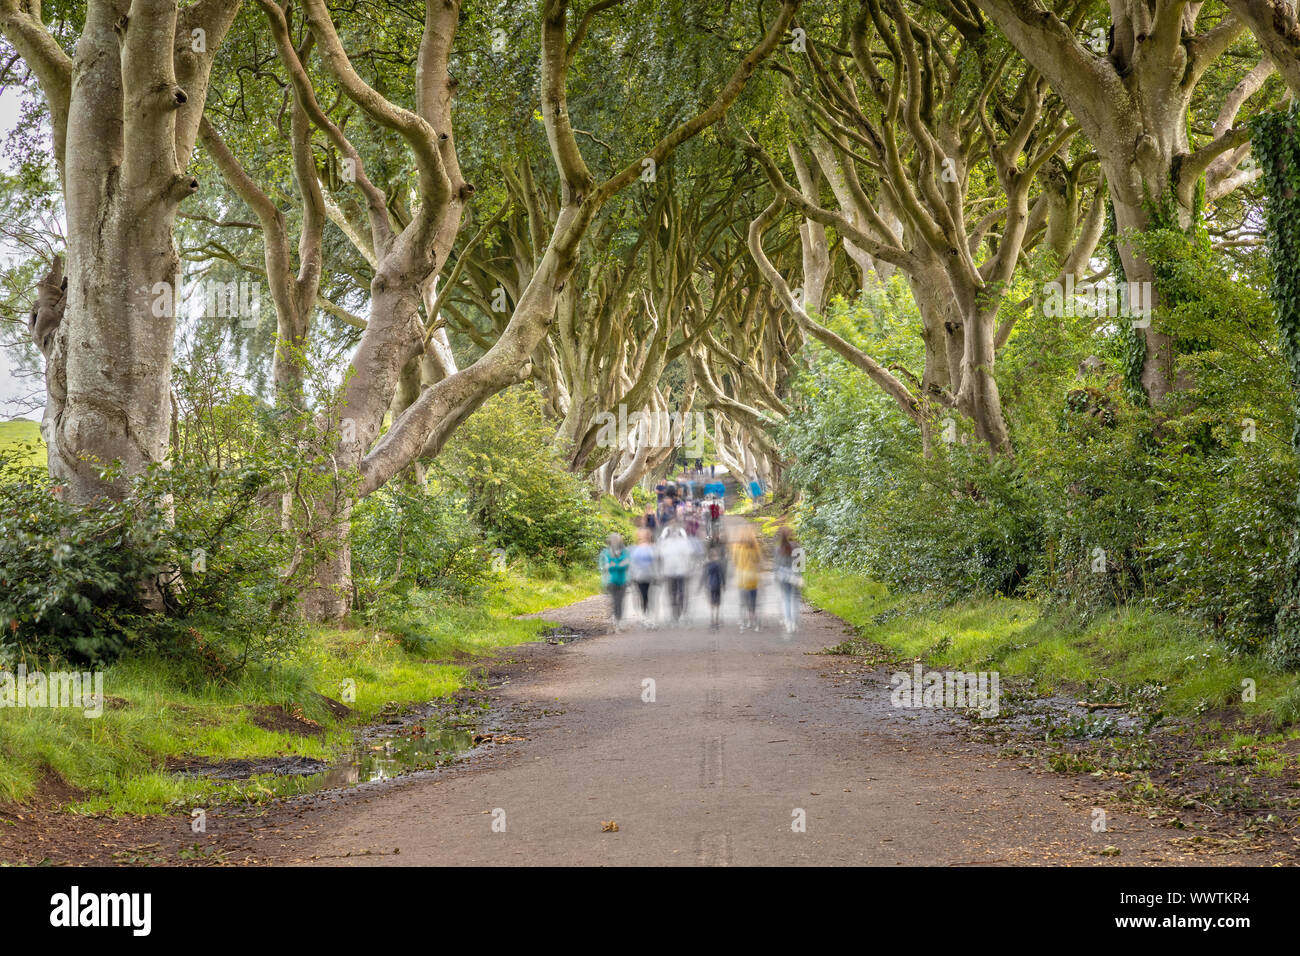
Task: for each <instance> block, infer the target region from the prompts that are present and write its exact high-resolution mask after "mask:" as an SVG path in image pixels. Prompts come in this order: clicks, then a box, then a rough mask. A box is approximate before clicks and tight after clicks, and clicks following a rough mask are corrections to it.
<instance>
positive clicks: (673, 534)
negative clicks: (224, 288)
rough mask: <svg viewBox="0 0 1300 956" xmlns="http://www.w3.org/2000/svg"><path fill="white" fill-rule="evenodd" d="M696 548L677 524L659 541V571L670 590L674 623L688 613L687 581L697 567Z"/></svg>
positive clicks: (670, 603)
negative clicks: (695, 566)
mask: <svg viewBox="0 0 1300 956" xmlns="http://www.w3.org/2000/svg"><path fill="white" fill-rule="evenodd" d="M696 547H697V546H696V545H695V543H694V542H693V541H691V539H690V538H689V537H687V536H686V531H685V529H684V528H682V526H681V525H680V524H678V523H676V522H673V523H672V524H671V525H669V526H668V529H667V530H666V531H664V534H663V537H661V538H660V539H659V570H660V572H661V573H662V574H663V578H664V584H665V585H666V586H667V588H668V606H669V608H671V612H672V617H673V620H674V621H680V620H681V619H682V615H683V614H685V613H686V579H687V578H688V577H690V575H691V571H692V569H693V568H694V565H695V554H696V551H695V549H696Z"/></svg>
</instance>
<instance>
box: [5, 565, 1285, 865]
mask: <svg viewBox="0 0 1300 956" xmlns="http://www.w3.org/2000/svg"><path fill="white" fill-rule="evenodd" d="M761 593H762V596H763V599H762V601H761V603H760V614H761V617H762V619H763V623H764V626H763V628H762V629H761V630H759V631H758V632H753V631H747V632H742V631H740V630H739V629H738V627H737V626H736V623H735V622H736V620H737V607H736V596H735V594H734V592H732V593H730V594H728V597H727V602H726V604H725V606H724V615H723V616H724V622H725V623H724V626H723V627H722V628H720V629H717V630H714V629H711V628H710V627H709V626H708V621H707V616H706V609H705V608H704V607H703V605H702V603H701V602H700V600H699V595H698V594H697V595H696V600H695V603H694V604H693V606H692V607H691V609H690V611H689V613H688V615H687V617H686V618H685V619H683V620H682V621H679V622H672V621H668V620H665V619H664V615H663V613H662V610H661V609H658V608H656V612H655V614H654V617H655V619H656V621H657V624H658V626H657V627H656V628H654V629H649V628H645V627H642V626H641V625H640V624H639V623H637V622H635V621H632V622H629V624H628V626H627V627H626V628H625V629H624V630H623V631H622V632H621V633H609V627H608V620H607V615H608V603H607V601H606V600H605V599H604V598H603V597H600V598H594V599H591V600H588V601H583V602H579V603H578V604H575V605H572V606H570V607H567V608H563V609H559V610H556V611H551V612H546V614H545V615H544V616H545V617H546V618H547V619H549V620H553V621H556V622H557V623H558V626H557V628H555V629H553V630H552V631H551V632H550V633H548V634H547V635H546V636H545V637H544V638H543V639H542V640H539V641H537V642H535V643H532V644H527V645H520V646H517V647H513V648H510V649H508V650H506V651H505V652H503V653H502V654H501V655H500V656H499V657H496V658H494V659H492V660H491V661H487V662H483V663H482V667H481V670H480V672H479V680H478V682H477V686H476V687H475V688H473V689H471V690H467V691H465V692H463V693H462V694H461V695H459V696H458V697H456V698H453V699H451V700H448V701H442V702H438V703H435V704H430V705H429V706H428V707H426V708H422V709H419V710H416V711H413V712H408V713H400V714H399V713H394V714H392V715H388V716H387V718H386V719H385V720H384V721H381V722H379V723H378V724H376V726H374V727H370V728H367V729H366V730H364V731H362V732H361V733H359V735H358V737H357V740H356V743H355V745H354V747H353V749H352V751H351V752H350V753H349V754H347V755H345V756H344V758H343V759H341V760H340V761H338V762H336V763H334V764H333V765H321V764H319V763H318V762H314V761H303V760H298V761H297V762H296V763H294V764H293V765H289V764H284V763H280V764H274V765H270V766H266V765H259V763H258V762H255V761H254V762H239V763H240V764H242V765H233V764H227V765H216V766H203V765H201V764H198V763H194V764H191V765H187V766H179V767H176V768H174V769H175V770H176V771H177V772H185V773H207V774H210V775H217V776H221V777H222V778H223V779H241V778H243V777H245V776H247V775H249V774H255V773H264V772H267V771H268V770H269V771H274V772H276V773H277V774H278V775H280V776H281V777H283V778H285V779H294V780H299V781H301V782H302V789H303V790H304V791H306V793H305V795H303V796H299V797H295V798H293V799H283V800H279V801H276V802H275V803H273V804H272V805H270V806H269V807H240V806H237V805H231V806H224V807H214V808H210V809H209V810H208V811H207V820H206V832H205V833H202V834H194V833H192V832H191V827H190V819H189V817H188V816H181V815H177V816H175V817H164V818H153V819H150V820H147V821H117V822H115V823H113V824H112V825H109V824H107V823H105V822H103V821H95V820H87V819H84V818H74V819H72V820H66V819H65V820H64V821H54V822H52V825H51V826H50V827H47V828H44V832H45V833H46V834H47V836H46V838H45V843H44V845H43V846H42V847H39V848H37V850H36V852H42V853H43V854H44V856H43V857H42V858H44V859H50V860H54V861H58V862H114V863H128V864H130V863H137V864H139V863H158V862H172V863H175V862H180V863H195V864H211V863H219V864H221V863H223V864H243V863H263V864H265V863H270V864H293V863H305V864H315V865H339V864H349V865H356V864H360V865H377V864H404V865H414V864H436V865H452V864H525V865H526V864H543V863H553V864H557V863H558V864H598V865H624V864H703V865H726V864H733V863H734V864H886V865H913V864H922V865H972V864H1084V865H1087V864H1103V865H1115V864H1119V865H1141V864H1182V863H1193V864H1206V863H1210V864H1215V865H1225V864H1227V865H1231V864H1256V865H1259V864H1270V863H1292V862H1294V861H1295V859H1296V844H1295V840H1294V838H1292V837H1291V836H1290V831H1289V830H1285V829H1283V830H1278V829H1274V830H1272V831H1269V830H1268V829H1267V828H1265V829H1263V830H1258V831H1250V832H1246V831H1245V830H1244V829H1243V827H1242V826H1241V825H1240V823H1241V821H1240V820H1239V819H1238V820H1233V819H1229V816H1228V815H1227V814H1225V813H1221V812H1220V811H1218V810H1216V809H1214V808H1212V807H1197V806H1195V805H1194V804H1195V801H1192V804H1189V805H1186V806H1175V807H1173V808H1172V809H1171V807H1169V806H1167V805H1164V804H1161V803H1159V802H1156V803H1152V802H1147V803H1143V802H1142V801H1139V800H1135V799H1133V795H1132V793H1131V787H1128V786H1126V783H1125V780H1126V778H1127V776H1129V775H1126V774H1125V773H1124V772H1123V771H1114V772H1103V771H1098V772H1086V771H1087V770H1089V769H1090V767H1088V766H1086V765H1083V764H1081V765H1080V767H1081V768H1082V769H1083V770H1084V772H1065V773H1054V772H1052V771H1051V769H1050V766H1051V762H1050V761H1049V760H1048V759H1047V758H1046V757H1045V756H1044V753H1043V752H1042V751H1041V748H1040V746H1039V745H1040V744H1045V743H1047V742H1049V741H1051V740H1052V739H1053V738H1054V737H1057V738H1061V739H1063V740H1064V742H1065V743H1064V746H1063V747H1060V748H1058V751H1059V754H1064V755H1065V756H1066V757H1069V758H1070V759H1082V758H1081V757H1078V756H1077V754H1078V753H1081V752H1083V751H1082V748H1086V747H1087V746H1089V745H1090V742H1098V745H1099V746H1102V745H1104V746H1105V747H1108V748H1112V749H1114V748H1122V747H1129V746H1130V745H1132V747H1138V746H1146V747H1148V748H1150V746H1151V741H1152V740H1157V741H1158V743H1157V747H1161V746H1165V743H1164V742H1160V741H1167V742H1168V743H1169V744H1170V746H1173V745H1174V739H1175V738H1174V737H1173V736H1169V733H1170V732H1169V731H1168V730H1167V729H1165V730H1162V731H1160V732H1159V734H1157V735H1156V736H1155V737H1152V736H1151V735H1149V734H1148V733H1147V730H1148V729H1149V728H1147V727H1146V726H1145V722H1144V721H1143V718H1142V713H1141V710H1140V708H1138V709H1134V708H1132V707H1126V708H1111V707H1103V706H1099V705H1098V704H1097V702H1093V701H1080V700H1078V699H1075V698H1072V697H1069V696H1057V697H1046V698H1044V697H1038V696H1036V695H1034V694H1032V693H1026V692H1024V689H1023V688H1016V687H1006V686H1004V687H1003V688H1002V691H1003V693H1002V698H1001V701H1000V703H1001V708H1000V713H999V716H998V717H997V719H993V720H990V719H986V718H983V717H981V716H980V714H979V712H978V710H977V709H972V708H969V707H967V708H964V709H958V708H945V707H935V708H926V707H920V708H914V707H898V706H895V704H896V703H897V700H896V699H894V696H893V690H894V687H895V684H896V681H895V679H894V675H895V674H897V673H899V672H910V671H911V669H912V664H913V662H910V661H908V662H898V661H891V660H889V659H888V655H885V654H884V653H883V652H881V651H879V649H875V650H874V651H873V652H871V653H865V654H860V655H855V656H849V655H842V654H828V653H826V652H825V650H826V649H827V648H831V647H836V646H840V645H842V644H843V642H844V640H845V638H846V636H849V633H850V632H849V629H848V628H847V626H846V625H845V624H844V623H843V622H842V621H839V620H838V619H836V618H834V617H833V616H831V615H829V614H825V613H821V612H813V611H811V609H808V608H806V607H805V609H804V615H803V621H802V626H801V628H800V630H799V632H798V633H797V634H795V635H787V634H785V633H784V632H783V631H782V629H781V628H780V626H779V612H778V609H777V595H776V590H775V588H774V586H773V584H772V582H771V580H770V578H768V579H766V580H765V581H764V586H763V589H762V592H761ZM629 603H630V604H633V603H634V602H631V601H630V602H629ZM634 615H635V612H634ZM1160 734H1165V736H1164V737H1160ZM1058 751H1053V752H1054V753H1056V752H1058ZM1052 759H1055V758H1052ZM1058 769H1061V768H1059V767H1058ZM1066 769H1070V768H1069V767H1067V768H1066ZM1074 769H1080V768H1074ZM35 812H40V811H35ZM64 818H66V815H64ZM29 862H31V861H29Z"/></svg>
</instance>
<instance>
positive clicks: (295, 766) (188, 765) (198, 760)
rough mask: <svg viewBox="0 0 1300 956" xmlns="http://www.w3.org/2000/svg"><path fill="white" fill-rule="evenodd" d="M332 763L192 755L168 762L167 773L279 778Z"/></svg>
mask: <svg viewBox="0 0 1300 956" xmlns="http://www.w3.org/2000/svg"><path fill="white" fill-rule="evenodd" d="M331 766H332V764H331V763H330V762H329V761H326V760H316V759H314V758H312V757H253V758H248V759H233V760H209V759H207V758H204V757H194V758H189V759H186V760H179V761H174V762H168V764H167V772H168V773H174V774H178V775H179V776H183V777H208V778H210V779H213V780H246V779H248V778H249V777H255V776H258V775H261V774H275V775H277V776H283V777H299V776H307V775H309V774H313V773H321V772H323V771H326V770H329V769H330V767H331Z"/></svg>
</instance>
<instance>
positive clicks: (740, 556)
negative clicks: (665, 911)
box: [731, 522, 763, 631]
mask: <svg viewBox="0 0 1300 956" xmlns="http://www.w3.org/2000/svg"><path fill="white" fill-rule="evenodd" d="M762 563H763V550H762V548H761V547H760V546H759V543H758V535H757V534H756V533H755V532H754V526H753V525H752V524H749V523H748V522H746V523H745V524H743V525H741V526H740V528H739V530H738V531H737V532H736V540H735V542H734V543H733V544H732V546H731V564H732V567H734V568H735V570H736V588H737V590H738V591H739V593H740V629H741V631H745V630H748V629H750V628H753V629H754V630H755V631H757V630H758V574H759V568H760V566H761V565H762Z"/></svg>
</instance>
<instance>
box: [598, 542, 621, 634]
mask: <svg viewBox="0 0 1300 956" xmlns="http://www.w3.org/2000/svg"><path fill="white" fill-rule="evenodd" d="M599 562H600V579H601V582H602V583H603V584H604V585H605V591H606V592H607V593H608V594H609V600H610V604H611V605H612V607H613V612H614V633H615V634H617V633H618V632H619V631H621V630H622V629H623V598H624V596H625V595H626V594H627V570H628V553H627V549H626V548H624V547H623V536H622V535H621V534H619V533H617V532H615V533H613V534H611V535H610V536H609V538H608V539H607V542H606V545H605V549H604V550H603V551H601V552H600V558H599Z"/></svg>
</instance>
